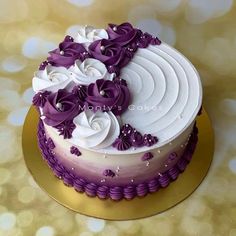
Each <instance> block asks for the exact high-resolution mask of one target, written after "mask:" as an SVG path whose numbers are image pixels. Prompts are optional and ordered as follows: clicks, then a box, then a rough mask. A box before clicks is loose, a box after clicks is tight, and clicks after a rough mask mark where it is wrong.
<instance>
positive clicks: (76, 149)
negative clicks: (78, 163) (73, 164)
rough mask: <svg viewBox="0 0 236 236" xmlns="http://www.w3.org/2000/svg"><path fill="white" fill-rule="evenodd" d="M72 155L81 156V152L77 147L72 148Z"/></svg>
mask: <svg viewBox="0 0 236 236" xmlns="http://www.w3.org/2000/svg"><path fill="white" fill-rule="evenodd" d="M70 153H71V154H73V155H76V156H80V155H81V152H80V150H79V149H78V148H77V147H75V146H72V147H70Z"/></svg>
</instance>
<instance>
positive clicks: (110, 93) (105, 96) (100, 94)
mask: <svg viewBox="0 0 236 236" xmlns="http://www.w3.org/2000/svg"><path fill="white" fill-rule="evenodd" d="M86 101H87V103H88V105H89V106H92V107H93V108H94V110H102V111H112V112H113V113H114V115H116V116H119V115H121V114H122V113H123V112H124V111H125V110H126V109H127V108H128V106H129V101H130V93H129V89H128V88H127V87H126V86H124V85H122V84H117V83H114V82H112V81H110V80H104V79H99V80H97V81H96V82H95V83H91V84H90V85H89V86H88V96H87V98H86Z"/></svg>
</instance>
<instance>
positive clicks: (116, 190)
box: [37, 121, 198, 201]
mask: <svg viewBox="0 0 236 236" xmlns="http://www.w3.org/2000/svg"><path fill="white" fill-rule="evenodd" d="M37 136H38V145H39V148H40V151H41V153H42V156H43V158H44V160H45V161H46V162H47V164H48V166H49V167H50V168H51V170H52V171H53V173H54V175H55V176H56V177H58V178H59V179H61V180H62V181H63V182H64V184H65V185H67V186H70V187H74V189H75V190H76V191H77V192H80V193H86V194H87V195H88V196H89V197H96V196H97V197H99V198H100V199H106V198H111V199H112V200H115V201H119V200H121V199H123V198H124V199H127V200H131V199H133V198H134V197H136V196H138V197H144V196H145V195H147V194H148V193H154V192H157V191H158V190H159V189H161V188H165V187H167V186H168V185H169V184H170V183H171V182H172V181H174V180H176V179H177V178H178V176H179V174H180V173H182V172H183V171H184V170H185V168H186V166H187V165H188V163H189V162H190V161H191V159H192V156H193V153H194V151H195V148H196V145H197V142H198V129H197V127H196V124H195V125H194V128H193V131H192V134H191V137H190V139H189V143H188V145H187V146H186V148H185V151H184V153H183V155H182V157H181V158H180V159H179V161H178V162H177V163H176V164H175V166H173V167H172V168H171V169H169V170H167V171H165V172H163V173H161V174H160V175H159V176H158V177H155V178H153V179H151V180H149V181H146V182H144V183H141V184H137V185H135V184H129V185H127V186H123V187H121V186H112V187H111V186H106V185H98V184H95V183H91V182H88V181H86V180H85V179H84V178H82V177H80V176H75V175H74V174H72V173H71V172H70V171H69V170H68V169H66V168H65V167H64V166H63V165H62V164H61V163H59V162H58V160H57V158H56V156H55V154H54V152H53V149H54V148H55V146H53V145H49V142H48V140H49V139H50V138H49V139H47V138H46V134H45V130H44V125H43V122H42V121H39V124H38V134H37Z"/></svg>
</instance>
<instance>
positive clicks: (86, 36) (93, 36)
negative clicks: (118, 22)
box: [75, 26, 108, 47]
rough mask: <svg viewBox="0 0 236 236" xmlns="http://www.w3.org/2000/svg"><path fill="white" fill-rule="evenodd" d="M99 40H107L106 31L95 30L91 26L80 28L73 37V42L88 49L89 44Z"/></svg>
mask: <svg viewBox="0 0 236 236" xmlns="http://www.w3.org/2000/svg"><path fill="white" fill-rule="evenodd" d="M99 39H108V34H107V31H106V30H104V29H95V28H94V27H93V26H81V27H80V28H79V30H78V34H77V36H76V37H75V42H77V43H82V44H83V45H84V46H85V47H88V46H89V44H91V43H92V42H94V41H96V40H99Z"/></svg>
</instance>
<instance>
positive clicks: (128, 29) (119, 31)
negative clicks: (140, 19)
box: [107, 22, 141, 46]
mask: <svg viewBox="0 0 236 236" xmlns="http://www.w3.org/2000/svg"><path fill="white" fill-rule="evenodd" d="M107 33H108V35H109V39H111V40H112V41H113V42H115V43H118V44H120V45H121V46H125V45H127V44H129V43H131V42H132V41H134V40H136V39H137V38H139V37H140V35H141V31H140V30H138V29H135V28H134V27H133V26H132V25H131V24H130V23H128V22H125V23H123V24H120V25H115V24H108V28H107Z"/></svg>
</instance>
